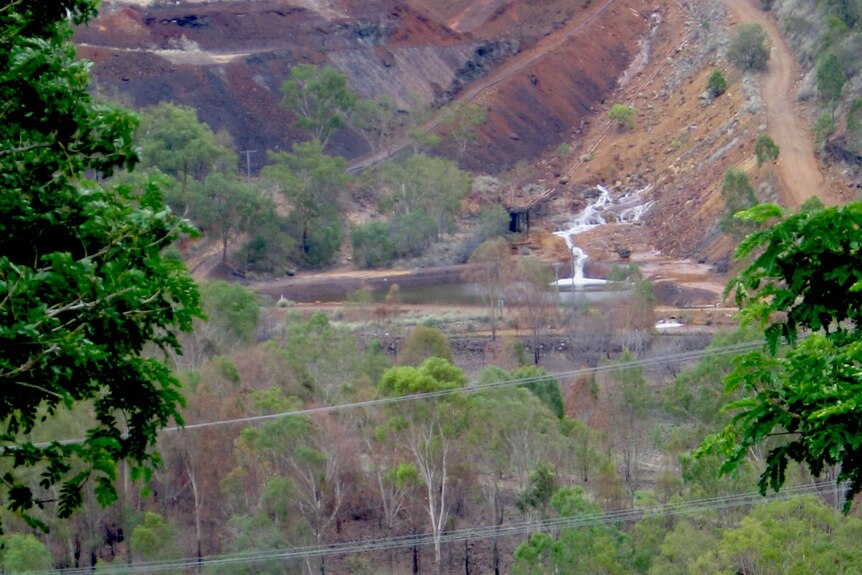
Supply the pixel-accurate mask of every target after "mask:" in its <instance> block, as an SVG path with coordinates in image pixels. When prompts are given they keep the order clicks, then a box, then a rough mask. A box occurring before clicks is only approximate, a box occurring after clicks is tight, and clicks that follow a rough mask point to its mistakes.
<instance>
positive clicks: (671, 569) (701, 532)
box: [649, 520, 717, 575]
mask: <svg viewBox="0 0 862 575" xmlns="http://www.w3.org/2000/svg"><path fill="white" fill-rule="evenodd" d="M716 543H717V539H716V538H715V536H714V535H713V534H712V533H710V532H709V530H706V529H698V528H697V527H696V526H694V525H692V524H691V523H689V522H688V521H685V520H683V521H680V522H678V523H677V524H676V525H675V526H674V528H673V530H672V531H669V532H667V534H666V535H665V537H664V541H662V543H661V546H660V547H659V554H658V555H657V557H656V558H655V561H654V562H653V564H652V565H651V566H650V570H649V573H650V575H689V573H691V572H692V570H691V569H692V565H693V564H694V562H695V561H696V560H697V558H698V557H699V556H701V555H703V554H704V553H707V552H708V551H710V550H712V549H715V547H716Z"/></svg>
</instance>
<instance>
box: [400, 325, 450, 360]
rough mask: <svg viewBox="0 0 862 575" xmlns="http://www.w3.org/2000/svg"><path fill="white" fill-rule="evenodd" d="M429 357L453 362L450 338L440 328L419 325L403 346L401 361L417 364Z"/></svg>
mask: <svg viewBox="0 0 862 575" xmlns="http://www.w3.org/2000/svg"><path fill="white" fill-rule="evenodd" d="M429 357H439V358H442V359H445V360H446V361H448V362H450V363H451V362H452V361H453V358H452V348H451V347H449V340H447V339H446V336H445V335H443V332H441V331H440V330H439V329H436V328H433V327H428V326H424V325H418V326H416V328H415V329H414V330H413V331H412V332H410V335H408V336H407V338H406V339H405V340H404V345H403V346H402V347H401V353H400V357H399V360H400V363H401V364H402V365H414V366H417V365H419V364H420V363H422V362H423V361H425V360H426V359H428V358H429Z"/></svg>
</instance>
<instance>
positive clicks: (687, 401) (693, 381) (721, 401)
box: [662, 328, 763, 447]
mask: <svg viewBox="0 0 862 575" xmlns="http://www.w3.org/2000/svg"><path fill="white" fill-rule="evenodd" d="M762 337H763V333H762V332H761V331H759V330H757V329H751V328H749V329H746V330H738V331H735V332H731V333H717V334H716V335H715V336H714V337H713V340H712V342H711V343H710V345H709V347H708V348H707V349H721V348H723V347H725V346H730V345H737V344H740V343H743V342H748V341H757V340H759V339H762ZM730 357H732V356H730ZM732 367H733V364H732V362H731V361H728V356H727V355H706V356H704V357H703V358H701V360H700V361H698V362H697V364H696V365H694V366H691V367H687V368H685V369H683V370H682V371H681V372H680V373H679V375H677V376H676V378H675V379H674V381H673V384H672V385H670V386H667V387H665V388H663V389H662V403H663V405H664V408H665V410H666V411H667V413H669V414H670V415H672V416H675V417H678V418H680V419H681V421H683V422H685V423H687V424H688V425H689V426H691V427H693V431H690V432H688V433H687V435H689V436H691V441H695V442H697V441H700V439H701V438H702V437H703V436H704V434H705V432H706V431H707V430H714V429H716V428H718V427H720V426H723V425H725V424H726V423H727V422H728V420H729V416H728V415H727V414H726V413H725V412H724V411H723V410H722V408H723V407H724V406H725V405H726V404H727V403H728V402H730V401H732V400H733V399H734V398H736V397H738V394H737V395H735V396H732V397H729V396H727V395H726V394H725V393H724V384H723V381H724V377H725V376H726V375H728V374H729V373H730V372H731V370H732ZM688 447H693V445H689V446H688Z"/></svg>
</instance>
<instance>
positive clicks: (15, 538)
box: [0, 533, 54, 575]
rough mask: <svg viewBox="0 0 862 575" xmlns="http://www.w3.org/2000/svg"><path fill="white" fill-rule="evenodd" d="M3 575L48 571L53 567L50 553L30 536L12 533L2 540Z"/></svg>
mask: <svg viewBox="0 0 862 575" xmlns="http://www.w3.org/2000/svg"><path fill="white" fill-rule="evenodd" d="M2 546H3V551H2V554H0V557H2V564H3V573H8V574H9V575H14V574H16V573H27V572H29V571H48V570H49V569H51V568H52V567H53V566H54V560H53V558H52V557H51V553H50V552H48V549H47V548H46V547H45V545H44V544H43V543H42V542H41V541H39V540H38V539H36V538H35V537H33V536H32V535H29V534H28V535H24V534H19V533H14V534H12V535H7V536H6V537H3V539H2Z"/></svg>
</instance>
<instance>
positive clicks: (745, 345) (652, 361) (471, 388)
mask: <svg viewBox="0 0 862 575" xmlns="http://www.w3.org/2000/svg"><path fill="white" fill-rule="evenodd" d="M800 339H802V338H800ZM763 345H764V341H763V340H758V341H748V342H742V343H735V344H728V345H723V346H717V347H708V348H706V349H702V350H697V351H689V352H682V353H676V354H670V355H663V356H658V357H651V358H643V359H636V360H632V361H624V362H618V363H612V364H606V365H599V366H596V367H585V368H581V369H574V370H570V371H561V372H556V373H548V374H544V375H536V376H530V377H521V378H517V379H507V380H503V381H497V382H493V383H486V384H480V383H479V382H477V381H472V382H469V383H468V384H467V385H466V386H464V387H456V388H452V389H443V390H439V391H429V392H423V393H412V394H408V395H398V396H393V397H379V398H375V399H368V400H365V401H354V402H348V403H337V404H334V405H321V406H317V407H306V408H302V409H294V410H289V411H281V412H278V413H271V414H267V415H249V416H244V417H235V418H230V419H219V420H214V421H204V422H200V423H189V424H185V425H183V426H171V427H165V428H164V429H162V432H163V433H171V432H176V431H181V430H186V431H191V430H198V429H206V428H210V427H221V426H224V425H236V424H240V423H244V424H250V423H252V424H253V423H259V422H262V421H270V420H273V419H281V418H283V417H302V416H309V415H321V414H326V413H335V412H340V411H349V410H352V409H367V408H372V407H379V406H383V405H392V404H396V403H404V402H410V401H421V400H427V399H436V398H439V397H446V396H449V395H455V394H460V393H480V392H483V391H487V390H491V389H503V388H507V387H517V386H520V385H527V384H531V383H537V382H542V381H548V380H550V379H571V380H574V379H577V378H579V377H584V376H591V375H597V374H600V373H613V372H616V371H624V370H627V369H633V368H638V367H653V366H657V365H663V364H665V363H669V362H680V361H692V360H697V359H702V358H704V357H712V356H720V355H729V354H735V353H742V352H746V351H753V350H755V349H758V348H760V347H762V346H763ZM561 385H567V383H565V382H561ZM84 441H85V439H83V438H74V439H62V440H56V441H43V442H38V443H35V444H34V445H35V446H36V447H47V446H49V445H51V444H53V443H60V444H69V443H83V442H84ZM9 447H11V446H9Z"/></svg>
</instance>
